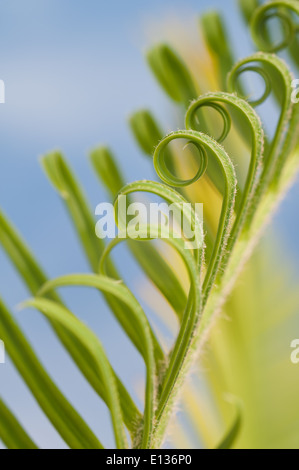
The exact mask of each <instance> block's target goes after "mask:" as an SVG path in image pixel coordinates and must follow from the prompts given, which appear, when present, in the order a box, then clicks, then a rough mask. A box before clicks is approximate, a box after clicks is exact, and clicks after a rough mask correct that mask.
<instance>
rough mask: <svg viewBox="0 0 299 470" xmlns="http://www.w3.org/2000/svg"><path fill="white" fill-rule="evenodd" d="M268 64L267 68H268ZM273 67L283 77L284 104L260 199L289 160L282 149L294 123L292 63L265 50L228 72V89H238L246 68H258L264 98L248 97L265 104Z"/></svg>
mask: <svg viewBox="0 0 299 470" xmlns="http://www.w3.org/2000/svg"><path fill="white" fill-rule="evenodd" d="M250 64H251V65H250ZM265 66H266V67H267V68H265ZM263 67H264V68H263ZM270 70H271V71H272V74H275V75H274V76H275V77H277V78H278V79H279V80H280V86H281V90H280V96H281V101H282V106H281V113H280V117H279V120H278V124H277V127H276V132H275V135H274V137H273V139H272V142H271V143H270V146H269V149H268V151H267V153H266V154H265V155H264V165H263V172H262V175H261V180H260V184H259V189H258V193H257V195H256V199H257V200H258V199H259V198H260V197H261V195H262V194H263V192H265V191H266V189H267V187H268V185H269V183H270V182H271V181H272V179H273V178H274V181H275V180H277V178H278V177H279V174H280V171H281V168H282V166H283V164H284V162H285V158H286V155H284V154H283V153H282V152H281V148H282V146H283V143H284V141H285V139H286V135H287V134H286V129H288V127H289V125H290V115H291V113H292V110H293V104H292V101H291V94H292V87H291V82H292V76H291V73H290V71H289V69H288V67H287V66H286V65H285V63H284V62H283V61H282V60H281V59H279V58H278V57H276V56H274V55H272V54H266V53H261V52H259V53H257V54H254V55H252V56H250V57H247V58H246V59H243V60H241V61H239V62H238V63H237V64H236V65H235V66H234V68H233V69H232V71H231V73H230V74H229V75H228V89H229V91H231V92H234V91H237V90H236V88H237V87H236V84H237V80H238V78H239V77H240V75H241V74H242V73H244V72H255V73H257V74H259V75H260V76H261V77H262V78H263V79H264V81H265V91H264V93H263V95H262V96H261V98H259V99H257V100H254V101H251V100H248V101H249V103H250V104H251V105H252V106H258V105H260V104H262V103H263V102H264V101H265V100H266V99H267V97H268V96H269V94H270V93H271V88H272V85H271V75H270Z"/></svg>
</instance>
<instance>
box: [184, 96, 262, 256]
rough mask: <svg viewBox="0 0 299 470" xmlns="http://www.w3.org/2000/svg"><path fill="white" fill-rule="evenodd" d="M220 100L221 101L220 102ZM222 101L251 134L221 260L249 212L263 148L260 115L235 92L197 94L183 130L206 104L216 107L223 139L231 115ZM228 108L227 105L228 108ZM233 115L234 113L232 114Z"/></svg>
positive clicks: (193, 125)
mask: <svg viewBox="0 0 299 470" xmlns="http://www.w3.org/2000/svg"><path fill="white" fill-rule="evenodd" d="M220 103H221V104H220ZM223 104H226V105H230V107H232V108H233V109H234V110H236V111H238V117H239V115H240V114H242V115H243V117H244V118H245V121H246V122H247V126H248V128H249V129H250V134H251V158H250V164H249V169H248V174H247V178H246V182H245V187H244V189H243V192H242V195H241V198H240V201H239V204H238V206H237V207H236V212H237V213H236V217H235V220H234V224H233V227H232V229H231V232H230V237H229V242H228V245H227V248H226V249H227V254H226V255H225V257H224V258H225V262H227V258H228V256H229V253H230V252H231V250H232V248H233V246H234V244H235V242H236V240H237V237H238V235H239V233H240V232H241V230H242V227H243V226H244V223H245V221H246V217H247V215H248V212H249V211H250V210H251V211H253V206H254V197H255V192H256V188H257V185H258V182H259V176H260V170H261V167H262V155H263V148H264V138H263V137H264V133H263V129H262V125H261V121H260V118H259V117H258V115H257V114H256V112H255V111H254V109H253V108H252V107H251V106H250V105H249V104H248V103H247V102H246V101H244V100H242V99H240V98H238V97H237V96H235V95H231V94H228V93H223V92H219V93H207V94H206V95H203V96H201V97H200V98H199V99H198V100H196V101H194V102H193V103H192V104H191V105H190V107H189V109H188V110H187V113H186V118H185V123H186V128H187V129H190V128H191V129H192V128H194V127H195V116H196V112H197V111H198V109H200V108H202V107H205V106H208V107H209V106H210V107H213V108H214V109H215V110H217V111H218V112H219V113H220V115H221V116H222V118H223V132H222V134H221V135H220V137H219V138H218V139H217V141H218V142H219V143H220V142H222V141H224V140H225V139H226V137H227V135H228V134H229V131H230V128H231V118H230V115H229V112H228V110H227V109H226V108H224V107H223ZM230 109H231V108H230ZM236 118H237V116H236Z"/></svg>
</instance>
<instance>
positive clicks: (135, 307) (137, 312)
mask: <svg viewBox="0 0 299 470" xmlns="http://www.w3.org/2000/svg"><path fill="white" fill-rule="evenodd" d="M68 285H72V286H87V287H94V288H96V289H99V290H101V291H103V292H109V293H110V294H112V295H114V296H115V297H117V298H118V299H119V300H121V301H122V302H124V303H125V304H126V305H127V306H128V307H129V310H130V312H131V315H130V317H129V318H128V326H129V325H131V327H132V328H134V329H135V330H136V332H137V334H138V335H140V338H141V342H142V345H143V347H142V356H143V358H144V362H145V364H146V368H147V374H146V376H147V385H146V394H145V407H144V421H143V426H144V427H143V439H142V447H143V448H147V447H148V446H149V445H150V434H151V429H152V420H153V405H154V389H155V384H154V378H155V360H154V345H153V340H152V331H151V328H150V326H149V323H148V320H147V318H146V315H145V314H144V312H143V310H142V308H141V306H140V305H139V303H138V302H137V300H136V299H135V297H134V296H133V294H132V293H131V292H130V290H129V289H128V288H127V287H126V286H125V285H123V284H122V283H121V282H119V281H115V280H113V279H110V278H108V277H106V276H100V275H94V274H73V275H69V276H64V277H60V278H58V279H54V280H52V281H49V282H48V283H47V284H45V286H44V287H43V289H42V290H41V292H40V293H41V294H43V293H46V292H48V291H49V290H52V289H55V288H57V287H61V286H68Z"/></svg>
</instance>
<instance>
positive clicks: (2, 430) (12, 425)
mask: <svg viewBox="0 0 299 470" xmlns="http://www.w3.org/2000/svg"><path fill="white" fill-rule="evenodd" d="M0 440H1V441H2V442H3V443H4V444H5V446H6V447H7V448H8V449H37V448H38V447H37V446H36V444H34V442H33V441H32V439H31V438H30V437H29V436H28V434H27V432H26V431H25V430H24V429H23V428H22V426H21V424H20V423H19V422H18V420H17V419H16V418H15V416H14V415H13V414H12V412H11V411H10V410H9V409H8V408H7V406H6V405H5V403H4V402H3V401H2V400H1V398H0Z"/></svg>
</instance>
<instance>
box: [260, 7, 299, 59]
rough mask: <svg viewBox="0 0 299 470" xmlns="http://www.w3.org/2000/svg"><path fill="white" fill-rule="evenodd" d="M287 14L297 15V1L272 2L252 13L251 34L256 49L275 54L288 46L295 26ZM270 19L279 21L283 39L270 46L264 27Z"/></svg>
mask: <svg viewBox="0 0 299 470" xmlns="http://www.w3.org/2000/svg"><path fill="white" fill-rule="evenodd" d="M288 12H292V13H295V14H297V15H299V5H298V2H297V0H272V1H271V2H270V3H266V4H265V5H262V6H260V7H259V8H258V9H257V10H256V11H255V13H254V15H253V17H252V21H251V34H252V37H253V39H254V41H255V43H256V44H257V46H258V48H259V49H260V50H262V51H266V52H277V51H280V50H282V49H285V48H286V47H288V46H290V45H291V44H292V43H293V42H294V40H295V36H296V33H297V25H296V24H295V23H294V22H293V21H292V18H291V16H290V15H289V14H288ZM272 18H278V19H279V20H280V21H281V24H282V27H283V32H284V37H283V39H282V40H281V41H280V42H278V43H276V44H271V43H270V40H269V36H268V34H267V31H266V28H265V25H266V23H267V21H269V20H270V19H272ZM265 36H266V37H265ZM296 58H297V65H298V63H299V59H298V53H297V55H296Z"/></svg>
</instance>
